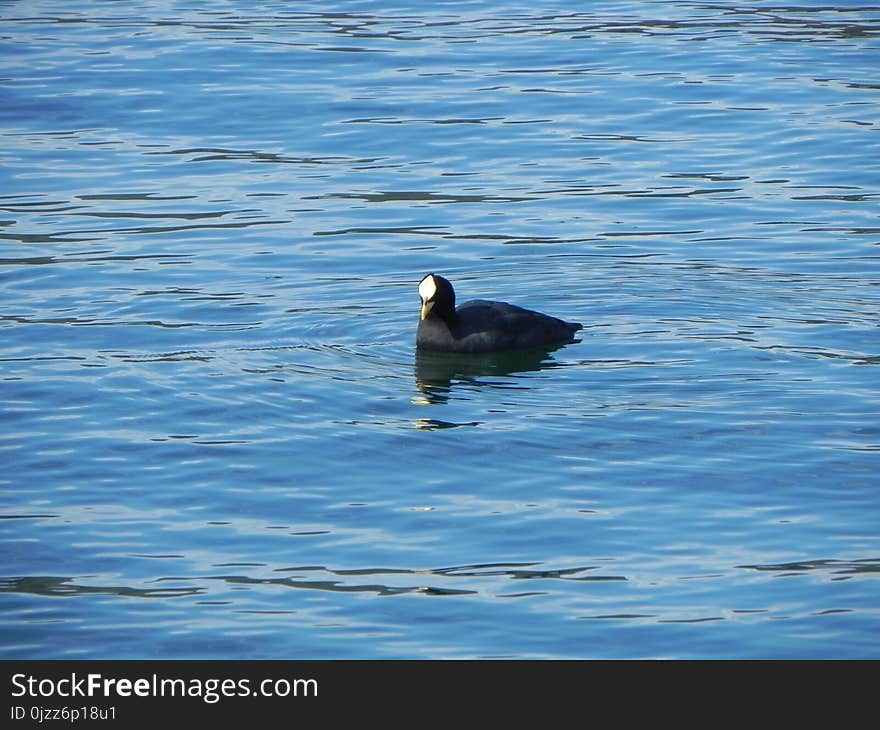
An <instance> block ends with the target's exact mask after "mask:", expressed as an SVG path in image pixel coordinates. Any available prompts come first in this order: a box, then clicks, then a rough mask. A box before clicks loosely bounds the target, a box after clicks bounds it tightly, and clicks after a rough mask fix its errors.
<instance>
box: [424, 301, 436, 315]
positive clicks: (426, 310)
mask: <svg viewBox="0 0 880 730" xmlns="http://www.w3.org/2000/svg"><path fill="white" fill-rule="evenodd" d="M433 306H434V302H422V319H424V318H425V317H427V316H428V314H429V313H430V311H431V308H432V307H433Z"/></svg>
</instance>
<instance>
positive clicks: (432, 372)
mask: <svg viewBox="0 0 880 730" xmlns="http://www.w3.org/2000/svg"><path fill="white" fill-rule="evenodd" d="M560 347H564V345H557V346H554V347H547V348H539V349H534V350H524V351H520V352H499V353H488V354H475V355H472V354H464V355H463V354H458V353H449V352H432V351H425V350H416V353H415V378H416V383H417V385H418V389H419V390H420V391H421V393H422V394H423V395H424V397H425V401H426V402H428V403H445V402H446V401H448V400H449V399H450V397H453V391H454V388H455V386H459V385H462V386H466V387H469V388H472V387H477V388H479V387H500V388H516V387H521V388H526V387H528V386H527V385H525V384H524V383H523V381H522V380H521V379H511V380H504V378H505V376H508V375H518V374H522V373H530V372H538V371H540V370H547V369H550V368H555V367H560V363H559V362H557V361H556V360H555V359H554V358H553V355H552V353H553V352H555V351H556V350H558V349H560Z"/></svg>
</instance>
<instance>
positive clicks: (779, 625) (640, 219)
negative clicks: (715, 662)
mask: <svg viewBox="0 0 880 730" xmlns="http://www.w3.org/2000/svg"><path fill="white" fill-rule="evenodd" d="M878 68H880V7H877V6H872V5H869V4H860V3H828V2H823V3H819V2H811V1H809V0H791V1H789V2H786V3H784V4H777V3H774V2H755V3H752V4H750V5H747V6H745V5H740V4H738V3H735V2H726V1H724V0H721V1H719V2H711V3H703V2H700V3H695V2H669V1H668V0H659V1H656V2H650V1H647V0H645V1H641V2H623V3H620V2H614V3H611V2H600V3H575V2H567V1H566V0H559V1H557V2H552V3H537V4H536V3H529V4H526V3H502V2H492V1H491V0H475V1H473V2H467V1H461V2H439V3H430V4H426V3H406V2H404V3H399V4H386V3H377V2H368V1H366V0H363V1H358V0H350V1H346V0H339V1H337V2H333V3H286V2H275V3H247V2H242V1H241V0H229V1H227V2H211V3H205V2H196V1H195V0H189V1H185V0H163V1H160V2H149V3H146V2H113V3H108V2H84V1H78V0H74V1H73V2H71V1H65V2H60V1H59V0H34V1H32V2H12V1H8V0H7V1H2V0H0V78H2V83H0V102H2V103H0V277H2V279H0V409H2V416H0V463H2V465H3V469H2V474H0V518H2V519H0V564H2V566H3V569H2V575H0V657H2V658H51V659H61V658H108V659H115V658H230V659H250V658H279V659H297V658H302V659H310V658H357V659H379V658H431V659H434V658H494V657H500V658H514V659H530V658H644V657H647V658H668V657H672V658H847V659H850V658H874V659H876V658H880V583H878V575H880V392H878V384H880V378H878V373H880V371H878V367H880V329H878V325H880V317H878V315H880V288H878V285H880V266H878V263H880V261H878V259H880V249H878V245H880V205H878V203H880V136H878V131H880V119H878V108H880V107H878V104H880V82H878ZM429 271H436V272H438V273H442V274H444V275H445V276H447V277H448V278H450V279H451V280H452V281H453V282H454V283H455V284H456V287H457V291H458V293H459V297H460V299H462V300H464V299H468V298H477V297H479V298H495V299H504V300H507V301H510V302H513V303H516V304H521V305H524V306H528V307H531V308H535V309H539V310H541V311H546V312H549V313H552V314H555V315H557V316H560V317H563V318H566V319H570V320H575V321H580V322H583V323H584V330H583V331H582V332H581V333H580V336H579V339H578V341H577V342H575V343H573V344H570V345H567V346H565V347H562V348H560V349H557V350H555V351H553V352H550V353H535V354H531V355H523V356H518V357H509V356H500V357H490V358H460V357H458V358H456V357H448V356H446V357H444V356H438V355H425V354H420V355H418V356H417V354H416V352H415V349H414V337H415V327H416V324H417V320H418V307H419V302H418V296H417V292H416V286H417V283H418V281H419V280H420V279H421V277H422V276H423V275H424V274H425V273H427V272H429Z"/></svg>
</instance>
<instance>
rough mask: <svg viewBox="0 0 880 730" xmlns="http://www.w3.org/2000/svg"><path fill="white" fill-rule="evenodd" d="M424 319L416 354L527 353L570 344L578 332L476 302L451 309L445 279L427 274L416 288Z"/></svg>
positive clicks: (569, 325)
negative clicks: (430, 352)
mask: <svg viewBox="0 0 880 730" xmlns="http://www.w3.org/2000/svg"><path fill="white" fill-rule="evenodd" d="M419 297H421V300H422V317H421V320H420V321H419V329H418V332H417V334H416V347H417V348H418V349H420V350H436V351H440V352H460V353H487V352H508V351H515V350H529V349H534V348H541V347H548V346H552V345H559V344H563V343H566V342H571V341H572V338H573V337H574V333H575V332H577V331H578V330H579V329H582V325H581V324H579V323H577V322H565V321H563V320H561V319H557V318H556V317H550V316H549V315H546V314H541V313H540V312H534V311H532V310H531V309H523V308H522V307H518V306H516V305H514V304H507V303H506V302H490V301H485V300H483V299H474V300H472V301H469V302H465V303H464V304H462V305H461V306H460V307H458V308H456V306H455V290H454V289H453V288H452V284H450V283H449V281H448V280H447V279H444V278H443V277H442V276H439V275H437V274H428V275H427V276H426V277H425V278H424V279H422V280H421V282H419Z"/></svg>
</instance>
